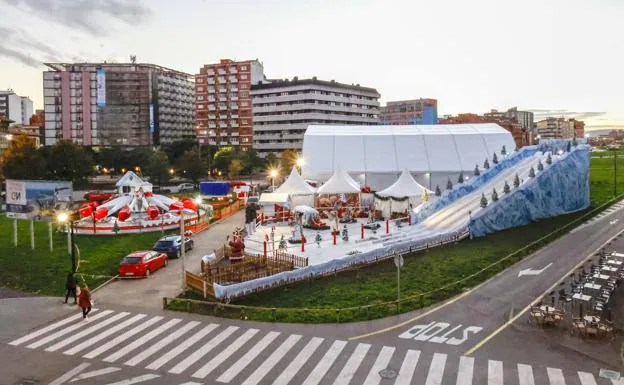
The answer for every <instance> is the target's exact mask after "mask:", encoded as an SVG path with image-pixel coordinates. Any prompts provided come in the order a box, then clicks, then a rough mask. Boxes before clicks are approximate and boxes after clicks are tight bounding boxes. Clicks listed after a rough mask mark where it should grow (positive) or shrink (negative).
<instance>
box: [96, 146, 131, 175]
mask: <svg viewBox="0 0 624 385" xmlns="http://www.w3.org/2000/svg"><path fill="white" fill-rule="evenodd" d="M94 160H95V163H96V164H98V165H100V166H102V167H106V168H108V169H115V171H117V172H118V173H121V169H122V168H125V169H129V168H132V162H131V160H130V151H126V150H124V149H122V148H120V147H107V148H102V149H100V151H98V152H96V153H95V158H94Z"/></svg>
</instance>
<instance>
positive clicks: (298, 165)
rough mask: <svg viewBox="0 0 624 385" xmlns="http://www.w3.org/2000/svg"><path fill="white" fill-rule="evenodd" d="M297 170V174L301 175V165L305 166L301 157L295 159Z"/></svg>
mask: <svg viewBox="0 0 624 385" xmlns="http://www.w3.org/2000/svg"><path fill="white" fill-rule="evenodd" d="M296 164H297V169H298V170H299V174H301V170H302V169H303V165H304V164H305V162H304V160H303V158H302V157H299V158H297V162H296Z"/></svg>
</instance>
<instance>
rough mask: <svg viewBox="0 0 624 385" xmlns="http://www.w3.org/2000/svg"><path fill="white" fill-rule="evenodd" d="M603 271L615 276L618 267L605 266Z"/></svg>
mask: <svg viewBox="0 0 624 385" xmlns="http://www.w3.org/2000/svg"><path fill="white" fill-rule="evenodd" d="M601 271H602V272H603V273H604V274H606V275H610V276H614V275H615V273H617V271H618V269H617V268H615V267H609V266H604V267H603V268H602V269H601Z"/></svg>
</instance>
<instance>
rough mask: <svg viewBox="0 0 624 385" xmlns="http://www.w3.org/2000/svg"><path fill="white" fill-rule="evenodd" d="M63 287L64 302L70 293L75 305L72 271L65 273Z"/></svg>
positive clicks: (74, 285)
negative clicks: (65, 278) (65, 277)
mask: <svg viewBox="0 0 624 385" xmlns="http://www.w3.org/2000/svg"><path fill="white" fill-rule="evenodd" d="M65 289H66V290H67V291H66V293H65V303H67V300H68V299H69V296H70V295H71V296H72V297H74V305H75V304H76V303H77V300H78V299H77V296H76V277H75V276H74V273H72V272H71V271H70V272H69V273H67V281H66V282H65Z"/></svg>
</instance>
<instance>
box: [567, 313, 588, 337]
mask: <svg viewBox="0 0 624 385" xmlns="http://www.w3.org/2000/svg"><path fill="white" fill-rule="evenodd" d="M570 334H571V335H573V336H574V335H580V336H585V323H584V322H583V320H582V319H581V318H576V317H575V318H573V319H572V328H570Z"/></svg>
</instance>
